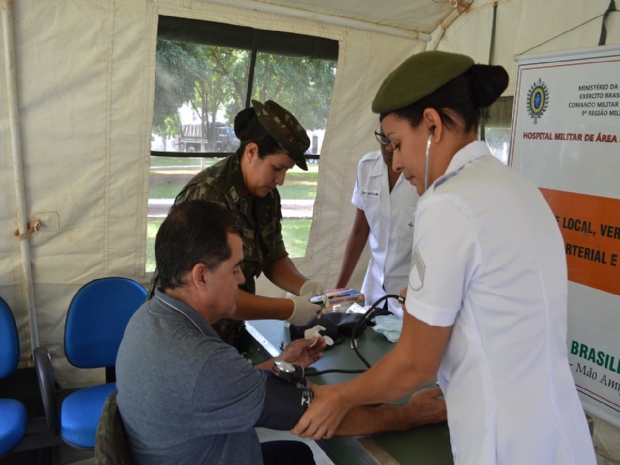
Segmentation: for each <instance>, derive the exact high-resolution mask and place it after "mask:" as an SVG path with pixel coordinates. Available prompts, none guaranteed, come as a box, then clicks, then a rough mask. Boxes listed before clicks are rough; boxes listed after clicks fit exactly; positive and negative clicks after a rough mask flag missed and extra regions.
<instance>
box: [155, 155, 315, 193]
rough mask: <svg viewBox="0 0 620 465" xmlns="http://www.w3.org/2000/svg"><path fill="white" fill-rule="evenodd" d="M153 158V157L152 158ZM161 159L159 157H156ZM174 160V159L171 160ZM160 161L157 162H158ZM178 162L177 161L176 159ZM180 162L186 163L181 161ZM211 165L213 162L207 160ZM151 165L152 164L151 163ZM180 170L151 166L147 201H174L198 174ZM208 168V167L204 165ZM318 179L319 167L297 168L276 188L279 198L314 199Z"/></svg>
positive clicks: (190, 170) (188, 170)
mask: <svg viewBox="0 0 620 465" xmlns="http://www.w3.org/2000/svg"><path fill="white" fill-rule="evenodd" d="M153 158H155V157H153ZM156 158H161V157H156ZM173 160H174V159H173ZM160 161H161V160H158V162H160ZM177 161H178V159H177ZM182 161H187V160H183V159H182ZM207 161H208V162H210V164H213V163H214V161H213V160H207ZM151 163H153V162H151ZM159 166H173V165H172V164H165V163H164V164H160V165H159ZM176 166H179V168H180V169H175V170H157V169H153V168H154V167H155V166H154V165H153V164H152V165H151V182H150V187H149V199H174V198H175V197H176V196H177V194H178V193H179V192H181V189H182V188H183V186H185V184H187V182H188V181H189V180H190V179H191V178H192V177H194V176H195V175H196V174H198V173H199V172H200V169H199V168H198V167H197V168H195V169H182V168H183V167H187V166H191V165H187V164H185V165H176ZM206 166H210V165H206ZM318 178H319V166H318V165H309V166H308V171H302V170H301V169H300V168H298V167H297V166H296V167H295V168H293V169H292V170H289V171H288V172H287V173H286V179H285V180H284V185H282V186H280V187H278V191H279V192H280V197H281V198H283V199H290V200H300V199H302V200H312V199H314V198H316V190H317V184H318Z"/></svg>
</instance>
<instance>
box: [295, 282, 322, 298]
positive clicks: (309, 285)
mask: <svg viewBox="0 0 620 465" xmlns="http://www.w3.org/2000/svg"><path fill="white" fill-rule="evenodd" d="M308 292H310V293H311V294H312V295H313V296H315V295H325V287H323V285H322V284H321V283H319V282H316V281H312V280H310V279H309V280H308V281H306V282H305V283H303V284H302V285H301V288H300V289H299V295H306V294H307V293H308Z"/></svg>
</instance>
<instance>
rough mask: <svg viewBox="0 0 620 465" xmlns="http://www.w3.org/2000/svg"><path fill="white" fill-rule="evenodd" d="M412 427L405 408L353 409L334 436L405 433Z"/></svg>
mask: <svg viewBox="0 0 620 465" xmlns="http://www.w3.org/2000/svg"><path fill="white" fill-rule="evenodd" d="M414 426H419V425H415V424H412V421H411V419H410V418H407V415H406V414H405V407H403V406H399V405H380V406H378V407H353V408H352V409H351V410H349V413H347V415H346V416H345V417H344V419H343V420H342V422H341V423H340V426H338V429H337V430H336V436H362V435H366V434H375V433H381V432H383V431H406V430H408V429H409V428H412V427H414Z"/></svg>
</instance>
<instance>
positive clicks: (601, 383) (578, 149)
mask: <svg viewBox="0 0 620 465" xmlns="http://www.w3.org/2000/svg"><path fill="white" fill-rule="evenodd" d="M512 121H513V124H512V135H511V144H510V147H511V150H510V164H511V165H512V166H513V167H514V168H516V169H517V170H519V171H520V172H521V173H523V174H525V175H526V176H528V177H529V178H530V179H531V180H532V181H533V182H534V183H535V184H536V185H537V186H538V187H540V189H541V191H542V193H543V195H544V197H545V199H546V200H547V202H548V203H549V205H550V207H551V210H552V211H553V213H554V215H555V217H556V220H557V222H558V227H559V228H560V231H561V232H562V236H563V238H564V246H565V251H566V260H567V265H568V279H569V284H568V340H567V344H568V349H569V361H570V364H571V370H572V372H573V377H574V379H575V384H576V386H577V391H578V392H579V396H580V398H581V401H582V403H583V406H584V409H585V410H586V411H587V412H588V413H591V414H592V415H595V416H597V417H599V418H602V419H604V420H606V421H608V422H610V423H612V424H614V425H616V426H618V427H620V336H619V334H618V333H620V47H617V46H614V47H611V46H610V47H598V48H592V49H581V50H571V51H565V52H558V53H550V54H544V55H530V56H526V57H521V59H520V60H519V67H518V72H517V83H516V87H515V97H514V106H513V118H512Z"/></svg>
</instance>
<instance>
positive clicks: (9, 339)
mask: <svg viewBox="0 0 620 465" xmlns="http://www.w3.org/2000/svg"><path fill="white" fill-rule="evenodd" d="M18 364H19V339H18V336H17V326H16V325H15V318H14V317H13V313H12V312H11V309H10V308H9V306H8V304H7V303H6V302H5V301H4V299H3V298H2V297H0V378H6V377H7V376H9V375H10V374H11V373H13V372H14V371H15V370H16V369H17V365H18Z"/></svg>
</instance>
